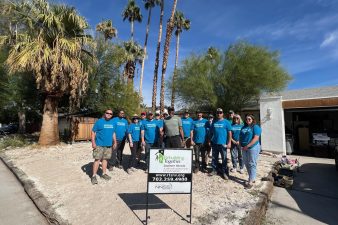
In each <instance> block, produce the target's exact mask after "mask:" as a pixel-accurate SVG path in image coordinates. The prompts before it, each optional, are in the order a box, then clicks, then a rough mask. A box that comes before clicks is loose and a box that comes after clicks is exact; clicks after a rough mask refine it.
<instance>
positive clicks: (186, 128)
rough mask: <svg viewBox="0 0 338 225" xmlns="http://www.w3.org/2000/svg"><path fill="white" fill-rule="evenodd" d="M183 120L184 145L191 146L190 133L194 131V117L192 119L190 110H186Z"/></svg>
mask: <svg viewBox="0 0 338 225" xmlns="http://www.w3.org/2000/svg"><path fill="white" fill-rule="evenodd" d="M181 120H182V129H183V135H184V147H185V148H190V146H191V138H190V133H191V131H192V123H193V119H191V117H190V114H189V111H188V110H185V111H184V113H183V117H182V118H181Z"/></svg>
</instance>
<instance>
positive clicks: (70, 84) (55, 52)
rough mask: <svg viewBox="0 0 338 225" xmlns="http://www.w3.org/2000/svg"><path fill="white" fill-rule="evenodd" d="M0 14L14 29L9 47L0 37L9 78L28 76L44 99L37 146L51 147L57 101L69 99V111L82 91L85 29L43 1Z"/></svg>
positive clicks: (67, 11)
mask: <svg viewBox="0 0 338 225" xmlns="http://www.w3.org/2000/svg"><path fill="white" fill-rule="evenodd" d="M3 9H4V11H3V13H5V14H7V15H11V19H12V20H13V21H15V22H16V23H17V27H18V29H17V32H16V35H15V37H14V41H13V40H11V39H13V38H12V37H11V36H10V35H4V36H1V37H0V43H1V44H2V46H4V45H5V46H9V47H10V52H9V56H8V58H7V60H6V64H7V66H8V68H9V72H10V73H15V72H18V71H27V72H33V74H34V77H35V82H36V85H37V88H38V89H40V92H41V93H42V94H43V96H44V99H45V100H44V107H43V119H42V127H41V133H40V137H39V144H40V145H52V144H57V143H59V129H58V102H59V99H60V98H61V97H62V96H64V95H69V96H70V97H69V100H70V101H69V102H70V108H72V109H74V108H75V107H78V106H79V99H80V97H81V95H82V94H83V93H84V91H85V90H86V85H87V81H88V72H87V68H86V66H85V65H84V63H83V60H84V59H85V58H86V57H88V55H90V53H89V52H88V50H85V48H86V49H88V48H89V44H91V39H90V37H88V36H87V35H85V33H84V31H85V29H87V28H88V23H87V21H86V20H85V19H84V18H83V17H82V16H80V15H79V14H78V13H77V11H76V10H75V9H74V8H72V7H68V6H64V5H54V4H53V5H52V4H51V5H50V4H49V3H48V2H47V0H31V1H29V2H8V3H6V4H5V6H4V7H3ZM13 24H14V23H13ZM9 43H12V44H9Z"/></svg>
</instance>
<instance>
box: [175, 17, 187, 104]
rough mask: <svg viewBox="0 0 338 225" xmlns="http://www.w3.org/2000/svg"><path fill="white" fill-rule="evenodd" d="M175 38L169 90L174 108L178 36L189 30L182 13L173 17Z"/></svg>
mask: <svg viewBox="0 0 338 225" xmlns="http://www.w3.org/2000/svg"><path fill="white" fill-rule="evenodd" d="M174 26H175V28H176V30H175V36H176V56H175V68H174V74H173V80H172V89H171V107H174V106H175V85H176V84H175V82H176V77H177V64H178V50H179V46H180V34H181V33H182V31H183V30H189V29H190V20H188V19H186V18H185V17H184V15H183V13H182V12H180V11H176V12H175V16H174Z"/></svg>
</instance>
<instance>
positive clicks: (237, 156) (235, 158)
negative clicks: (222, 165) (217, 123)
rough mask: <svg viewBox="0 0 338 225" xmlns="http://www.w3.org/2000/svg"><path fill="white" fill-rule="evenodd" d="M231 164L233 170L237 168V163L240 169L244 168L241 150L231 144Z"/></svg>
mask: <svg viewBox="0 0 338 225" xmlns="http://www.w3.org/2000/svg"><path fill="white" fill-rule="evenodd" d="M231 162H232V167H233V168H234V169H236V168H237V163H239V168H240V169H243V168H244V164H243V154H242V149H241V147H240V146H239V145H235V144H233V143H232V144H231Z"/></svg>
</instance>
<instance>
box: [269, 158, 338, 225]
mask: <svg viewBox="0 0 338 225" xmlns="http://www.w3.org/2000/svg"><path fill="white" fill-rule="evenodd" d="M301 171H302V173H296V177H295V180H294V181H295V182H294V185H293V189H291V190H288V193H289V194H290V195H291V196H292V198H293V199H294V200H295V201H296V203H297V204H298V206H299V208H300V210H301V213H303V214H305V215H307V216H310V217H312V218H314V219H316V220H318V221H321V222H323V223H326V224H337V223H338V222H337V221H338V172H337V171H336V169H335V166H334V165H333V164H322V163H307V164H303V165H302V167H301ZM272 203H273V204H276V205H277V206H278V207H284V208H288V209H290V210H294V211H297V210H295V209H293V208H290V207H288V205H282V204H280V203H276V202H272Z"/></svg>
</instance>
